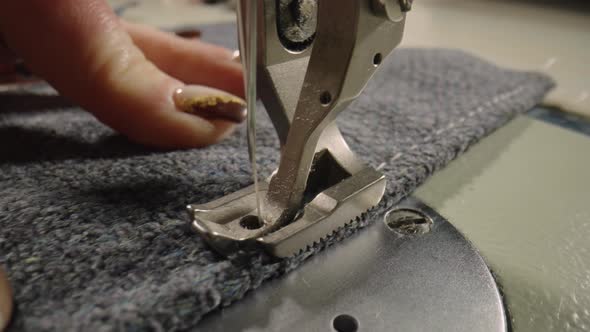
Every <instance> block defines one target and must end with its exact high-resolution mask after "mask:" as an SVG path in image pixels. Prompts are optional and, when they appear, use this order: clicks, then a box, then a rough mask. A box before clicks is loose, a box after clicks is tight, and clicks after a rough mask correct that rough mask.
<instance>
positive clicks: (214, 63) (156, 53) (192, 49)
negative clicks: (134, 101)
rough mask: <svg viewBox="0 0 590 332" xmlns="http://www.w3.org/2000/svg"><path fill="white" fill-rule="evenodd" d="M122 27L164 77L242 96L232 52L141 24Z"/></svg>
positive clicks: (240, 83) (240, 77) (242, 87)
mask: <svg viewBox="0 0 590 332" xmlns="http://www.w3.org/2000/svg"><path fill="white" fill-rule="evenodd" d="M123 25H124V26H125V28H126V29H127V31H128V32H129V34H130V35H131V38H133V41H134V42H135V44H136V45H137V46H138V47H139V48H140V49H141V50H142V51H143V52H144V54H145V55H146V57H147V58H148V59H149V60H151V61H152V62H153V63H154V64H155V65H156V66H158V68H160V69H161V70H163V71H164V72H166V73H168V75H170V76H172V77H175V78H178V79H179V80H181V81H183V82H185V83H188V84H202V85H207V86H211V87H214V88H217V89H221V90H225V91H228V92H230V93H233V94H235V95H238V96H243V94H244V82H243V78H242V66H241V65H240V64H239V63H237V62H235V61H233V53H232V51H230V50H228V49H226V48H223V47H220V46H216V45H212V44H208V43H205V42H203V41H200V40H194V39H193V40H187V39H184V38H180V37H178V36H176V35H174V34H171V33H167V32H163V31H159V30H157V29H154V28H151V27H148V26H145V25H140V24H134V23H128V22H123Z"/></svg>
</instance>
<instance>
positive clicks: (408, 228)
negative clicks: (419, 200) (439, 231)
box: [385, 208, 433, 235]
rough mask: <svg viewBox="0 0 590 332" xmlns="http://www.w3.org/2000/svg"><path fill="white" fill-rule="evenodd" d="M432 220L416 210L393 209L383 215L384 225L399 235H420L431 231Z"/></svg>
mask: <svg viewBox="0 0 590 332" xmlns="http://www.w3.org/2000/svg"><path fill="white" fill-rule="evenodd" d="M432 224H433V222H432V219H430V218H429V217H428V216H427V215H426V214H424V213H422V212H421V211H418V210H412V209H407V208H401V209H393V210H391V211H389V212H387V214H386V215H385V225H387V228H389V229H390V230H392V231H394V232H396V233H399V234H401V235H422V234H426V233H428V232H430V230H431V229H432Z"/></svg>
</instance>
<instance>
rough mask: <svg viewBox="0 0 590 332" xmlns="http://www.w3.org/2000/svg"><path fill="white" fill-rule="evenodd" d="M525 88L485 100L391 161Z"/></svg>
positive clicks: (520, 87)
mask: <svg viewBox="0 0 590 332" xmlns="http://www.w3.org/2000/svg"><path fill="white" fill-rule="evenodd" d="M522 90H523V87H522V86H519V87H517V88H516V89H514V90H512V91H509V92H505V93H502V94H499V95H497V96H495V97H494V98H492V100H490V101H487V102H485V103H484V104H483V105H481V106H478V107H477V108H476V109H475V110H474V111H471V112H469V113H468V114H467V115H466V116H464V117H462V118H459V119H457V120H456V121H454V122H451V123H449V125H448V126H447V127H446V128H441V129H439V130H437V131H435V132H434V135H432V134H431V135H428V136H426V137H424V139H423V140H422V141H421V142H420V143H416V144H413V145H412V146H411V147H410V148H409V149H408V150H407V151H404V152H398V153H396V154H395V155H394V156H393V157H391V158H390V159H389V163H392V162H394V161H396V160H398V159H399V158H401V157H402V156H404V155H405V154H407V153H408V152H410V151H413V150H415V149H417V148H418V147H419V146H420V145H421V144H423V143H425V142H428V141H430V140H431V139H433V138H437V137H439V136H440V135H442V134H444V133H446V132H447V131H449V130H451V129H453V128H455V126H457V124H462V123H463V122H465V121H466V120H467V119H469V118H472V117H474V116H476V115H479V114H481V113H482V112H483V111H485V110H488V109H489V108H490V107H491V106H494V105H497V104H498V103H500V102H503V101H505V100H506V99H509V98H511V97H513V96H514V95H516V94H519V93H520V92H521V91H522ZM385 166H387V163H386V162H383V163H381V165H379V166H378V167H377V170H381V169H383V168H384V167H385Z"/></svg>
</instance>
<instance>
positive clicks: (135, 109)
mask: <svg viewBox="0 0 590 332" xmlns="http://www.w3.org/2000/svg"><path fill="white" fill-rule="evenodd" d="M0 33H1V34H2V37H3V39H4V41H5V43H6V44H7V45H8V46H9V48H10V49H11V50H12V51H13V52H14V53H15V54H16V55H18V56H19V57H20V58H22V59H23V60H24V62H25V63H26V64H27V67H28V68H29V69H31V70H32V71H33V72H34V73H35V74H36V75H38V76H40V77H43V78H44V79H45V80H47V81H48V82H49V83H50V84H51V85H52V86H53V87H54V88H56V90H58V91H59V92H60V93H61V94H62V95H63V96H65V97H66V98H68V99H70V100H71V101H73V102H75V103H77V104H79V105H80V106H82V107H83V108H85V109H86V110H88V111H89V112H91V113H92V114H94V116H95V117H96V118H98V119H99V120H100V121H102V122H103V123H105V124H107V125H108V126H110V127H112V128H113V129H115V130H117V131H119V132H121V133H122V134H124V135H126V136H128V137H129V138H130V139H132V140H134V141H137V142H140V143H143V144H148V145H152V146H157V147H165V148H189V147H202V146H206V145H210V144H213V143H216V142H218V141H219V140H221V139H222V138H223V137H225V136H227V135H228V133H229V132H230V131H231V129H232V128H233V127H234V125H235V123H236V122H240V121H241V120H243V118H244V116H245V104H244V102H243V101H242V100H241V99H240V98H238V97H237V96H243V81H242V67H241V66H240V65H239V64H238V63H236V62H235V61H233V54H232V52H231V51H230V50H227V49H225V48H222V47H218V46H214V45H210V44H207V43H204V42H201V41H198V40H186V39H182V38H179V37H176V36H174V35H172V34H168V33H165V32H161V31H158V30H156V29H152V28H149V27H146V26H141V25H136V24H131V23H127V22H124V21H122V20H120V19H119V18H118V17H117V16H116V15H115V14H114V13H113V11H112V10H111V8H110V7H109V5H108V4H107V3H106V0H84V1H79V0H61V1H47V0H29V1H2V2H0ZM185 84H189V85H185ZM179 89H181V90H182V91H183V92H180V93H179V92H178V91H177V90H179ZM222 90H223V91H227V92H223V91H222Z"/></svg>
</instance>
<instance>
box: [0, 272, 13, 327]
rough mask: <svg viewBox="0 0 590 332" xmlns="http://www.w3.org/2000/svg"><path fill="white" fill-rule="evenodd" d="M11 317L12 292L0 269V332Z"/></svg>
mask: <svg viewBox="0 0 590 332" xmlns="http://www.w3.org/2000/svg"><path fill="white" fill-rule="evenodd" d="M11 315H12V290H11V288H10V284H9V283H8V279H7V278H6V275H5V274H4V271H2V268H0V331H4V329H5V328H6V326H8V323H10V316H11Z"/></svg>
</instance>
